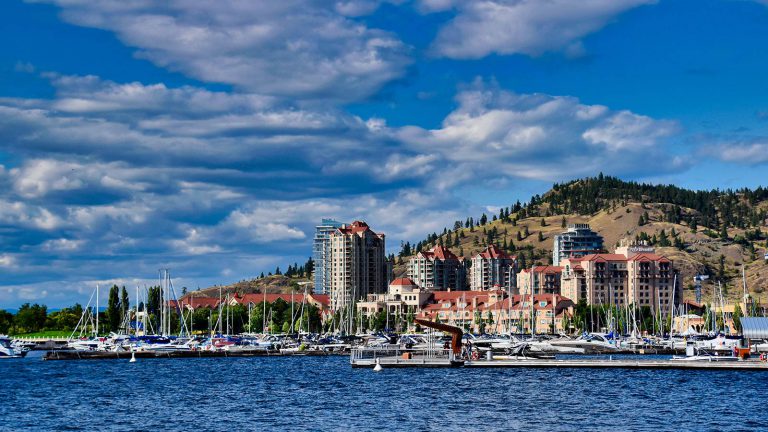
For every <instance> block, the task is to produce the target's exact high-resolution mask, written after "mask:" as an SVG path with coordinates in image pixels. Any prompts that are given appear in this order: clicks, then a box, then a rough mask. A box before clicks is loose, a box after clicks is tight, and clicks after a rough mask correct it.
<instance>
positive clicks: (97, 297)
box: [96, 284, 99, 337]
mask: <svg viewBox="0 0 768 432" xmlns="http://www.w3.org/2000/svg"><path fill="white" fill-rule="evenodd" d="M96 337H99V284H96Z"/></svg>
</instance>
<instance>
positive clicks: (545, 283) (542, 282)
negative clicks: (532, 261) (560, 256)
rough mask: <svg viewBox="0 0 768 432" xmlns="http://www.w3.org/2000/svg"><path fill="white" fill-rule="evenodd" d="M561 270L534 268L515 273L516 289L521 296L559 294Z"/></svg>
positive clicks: (545, 267)
mask: <svg viewBox="0 0 768 432" xmlns="http://www.w3.org/2000/svg"><path fill="white" fill-rule="evenodd" d="M562 273H563V268H562V267H558V266H535V267H533V268H530V269H522V270H520V272H519V273H517V289H518V292H519V293H520V294H522V295H530V294H531V289H533V294H560V276H561V275H562Z"/></svg>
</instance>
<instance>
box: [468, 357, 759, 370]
mask: <svg viewBox="0 0 768 432" xmlns="http://www.w3.org/2000/svg"><path fill="white" fill-rule="evenodd" d="M463 366H464V367H466V368H560V369H696V370H758V371H766V372H768V363H765V362H761V361H758V360H742V361H685V360H646V359H631V360H630V359H613V358H599V359H567V360H557V359H555V360H551V359H531V358H528V359H508V360H475V361H467V362H464V365H463Z"/></svg>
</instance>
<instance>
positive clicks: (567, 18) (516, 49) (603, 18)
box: [420, 0, 655, 59]
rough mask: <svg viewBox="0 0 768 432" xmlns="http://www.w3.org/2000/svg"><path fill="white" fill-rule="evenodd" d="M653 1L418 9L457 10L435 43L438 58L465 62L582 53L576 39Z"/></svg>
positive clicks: (435, 3) (437, 1)
mask: <svg viewBox="0 0 768 432" xmlns="http://www.w3.org/2000/svg"><path fill="white" fill-rule="evenodd" d="M651 3H655V0H581V1H571V0H453V1H449V0H422V1H421V3H420V4H421V7H422V9H423V10H425V11H427V12H430V11H440V10H446V9H450V8H453V7H455V8H457V9H458V14H457V16H456V17H455V18H454V19H453V20H452V21H451V22H449V23H448V24H447V25H446V26H444V27H443V28H442V29H441V30H440V32H439V34H438V36H437V39H436V40H435V42H434V48H435V50H436V51H437V52H438V53H439V54H440V55H442V56H445V57H450V58H457V59H466V58H481V57H485V56H487V55H489V54H493V53H496V54H526V55H532V56H538V55H541V54H543V53H545V52H547V51H564V52H565V53H566V54H568V55H570V56H578V55H581V53H582V51H583V47H582V46H581V38H583V37H584V36H586V35H588V34H590V33H593V32H595V31H597V30H599V29H601V28H602V27H604V26H605V25H606V24H608V23H609V22H610V21H612V20H614V19H615V18H616V17H617V16H618V15H620V14H621V13H623V12H625V11H627V10H629V9H632V8H635V7H637V6H640V5H644V4H651Z"/></svg>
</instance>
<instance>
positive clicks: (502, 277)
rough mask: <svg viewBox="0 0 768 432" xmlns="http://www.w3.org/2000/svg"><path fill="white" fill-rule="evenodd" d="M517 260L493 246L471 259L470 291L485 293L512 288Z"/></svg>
mask: <svg viewBox="0 0 768 432" xmlns="http://www.w3.org/2000/svg"><path fill="white" fill-rule="evenodd" d="M516 265H517V258H516V257H513V256H510V255H507V254H506V253H505V252H504V251H502V250H500V249H499V248H497V247H496V246H495V245H489V246H488V247H487V248H486V249H485V250H484V251H483V252H480V253H479V254H477V255H475V256H474V257H472V267H471V268H470V289H471V290H473V291H485V290H490V289H494V288H507V287H509V288H514V287H515V283H516V277H515V274H516V270H517V269H516Z"/></svg>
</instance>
